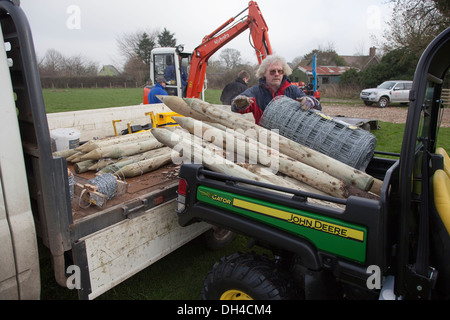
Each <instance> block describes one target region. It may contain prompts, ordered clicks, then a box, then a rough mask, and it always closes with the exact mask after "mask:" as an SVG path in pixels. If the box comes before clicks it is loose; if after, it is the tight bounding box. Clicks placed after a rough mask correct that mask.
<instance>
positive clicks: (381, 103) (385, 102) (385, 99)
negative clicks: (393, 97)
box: [378, 97, 389, 108]
mask: <svg viewBox="0 0 450 320" xmlns="http://www.w3.org/2000/svg"><path fill="white" fill-rule="evenodd" d="M388 105H389V98H388V97H381V98H380V100H378V107H380V108H386V107H387V106H388Z"/></svg>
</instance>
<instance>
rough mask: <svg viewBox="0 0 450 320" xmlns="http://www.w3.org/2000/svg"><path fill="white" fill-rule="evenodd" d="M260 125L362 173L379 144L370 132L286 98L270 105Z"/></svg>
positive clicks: (278, 98) (274, 100) (282, 97)
mask: <svg viewBox="0 0 450 320" xmlns="http://www.w3.org/2000/svg"><path fill="white" fill-rule="evenodd" d="M259 124H260V125H261V126H263V127H264V128H266V129H269V130H270V129H278V130H279V134H280V135H282V136H284V137H286V138H289V139H291V140H293V141H295V142H297V143H300V144H302V145H304V146H307V147H308V148H311V149H313V150H316V151H319V152H321V153H323V154H325V155H327V156H329V157H331V158H334V159H336V160H339V161H341V162H343V163H345V164H347V165H349V166H351V167H353V168H356V169H358V170H361V171H364V170H365V169H366V168H367V165H368V164H369V162H370V160H371V159H372V157H373V154H374V150H375V146H376V143H377V139H376V137H375V136H374V135H373V134H371V133H370V132H368V131H366V130H362V129H359V128H357V127H354V126H351V125H349V124H347V123H345V122H342V121H339V120H335V119H333V118H332V117H329V116H327V115H325V114H323V113H322V112H320V111H317V110H313V109H311V110H308V111H305V110H302V109H301V104H300V102H298V101H296V100H293V99H291V98H288V97H286V96H278V97H276V98H275V99H273V100H272V101H271V102H270V103H269V104H268V105H267V107H266V109H265V110H264V113H263V115H262V118H261V120H260V123H259Z"/></svg>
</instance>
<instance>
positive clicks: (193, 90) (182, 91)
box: [144, 1, 272, 104]
mask: <svg viewBox="0 0 450 320" xmlns="http://www.w3.org/2000/svg"><path fill="white" fill-rule="evenodd" d="M247 9H248V13H247V15H245V16H243V17H242V18H241V19H239V20H237V19H238V17H239V16H241V15H242V14H243V13H244V12H245V11H247ZM247 29H249V30H250V35H251V37H252V41H253V43H251V46H252V47H253V49H254V50H255V53H256V57H257V59H258V63H259V64H261V62H262V60H264V59H265V58H266V57H267V56H268V55H270V54H272V47H271V45H270V42H269V35H268V29H269V28H268V27H267V24H266V22H265V21H264V18H263V16H262V14H261V11H260V9H259V7H258V4H257V3H256V2H255V1H250V2H249V3H248V7H247V8H245V9H244V10H242V11H241V12H240V13H239V14H237V15H236V16H235V17H233V18H230V19H229V20H228V21H226V22H225V23H224V24H222V25H221V26H220V27H219V28H217V29H216V30H214V31H213V32H212V33H211V34H209V35H207V36H205V37H204V38H203V40H202V43H201V44H200V45H199V46H198V47H196V48H195V49H194V51H193V52H189V53H188V52H184V48H183V47H182V46H177V47H176V48H156V49H153V50H152V52H151V56H152V59H151V66H150V79H151V81H152V83H153V84H154V83H155V80H156V79H157V77H158V76H163V77H164V78H165V79H166V81H167V82H166V91H167V93H168V94H169V95H175V96H179V97H188V98H200V96H201V94H202V93H203V91H204V89H205V88H204V83H205V75H206V67H207V63H208V60H209V58H211V56H212V55H213V54H214V53H216V52H217V51H218V50H219V49H221V48H222V47H223V46H225V45H226V44H227V43H229V42H230V41H231V40H233V39H234V38H236V37H237V36H238V35H239V34H241V33H242V32H243V31H245V30H247ZM186 69H189V71H188V72H186V71H185V70H186ZM187 74H188V75H189V76H187ZM150 89H151V86H146V87H145V88H144V104H148V98H147V96H148V92H149V91H150Z"/></svg>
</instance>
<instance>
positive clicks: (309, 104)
mask: <svg viewBox="0 0 450 320" xmlns="http://www.w3.org/2000/svg"><path fill="white" fill-rule="evenodd" d="M296 100H297V101H299V102H300V104H301V108H302V110H304V111H308V110H309V109H311V108H314V107H315V106H316V103H315V101H314V100H316V99H315V98H312V97H308V96H304V97H301V98H297V99H296ZM316 101H317V100H316Z"/></svg>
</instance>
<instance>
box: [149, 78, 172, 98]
mask: <svg viewBox="0 0 450 320" xmlns="http://www.w3.org/2000/svg"><path fill="white" fill-rule="evenodd" d="M165 87H166V79H165V78H164V77H163V76H158V77H156V84H155V86H154V87H153V89H152V90H150V92H149V93H148V103H149V104H154V103H162V101H161V100H159V99H158V98H157V97H156V95H161V96H167V95H168V94H167V92H166V90H165V89H164V88H165Z"/></svg>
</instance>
